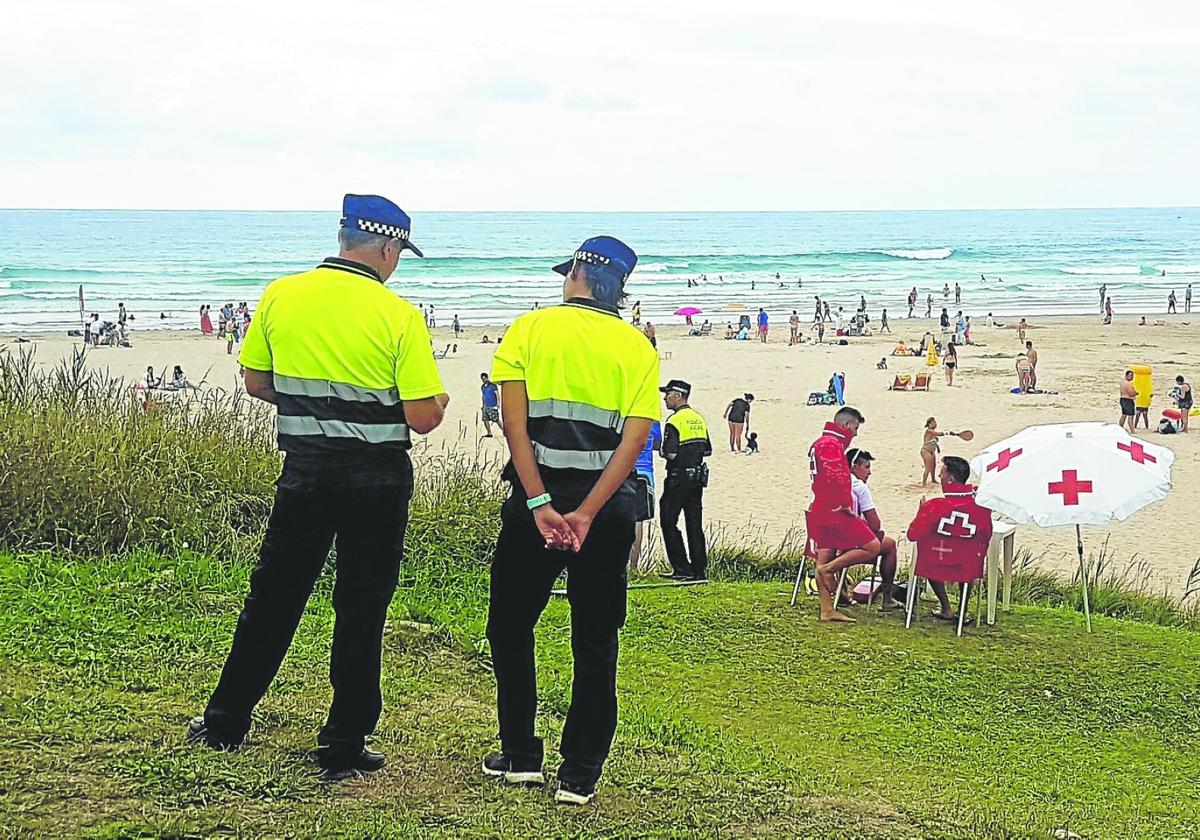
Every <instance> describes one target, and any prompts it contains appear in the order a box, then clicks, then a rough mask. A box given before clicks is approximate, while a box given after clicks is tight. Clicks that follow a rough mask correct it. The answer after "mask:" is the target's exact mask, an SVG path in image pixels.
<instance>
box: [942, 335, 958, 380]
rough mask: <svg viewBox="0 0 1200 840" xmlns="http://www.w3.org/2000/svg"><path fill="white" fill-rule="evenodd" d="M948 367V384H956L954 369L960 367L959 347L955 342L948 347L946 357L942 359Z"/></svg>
mask: <svg viewBox="0 0 1200 840" xmlns="http://www.w3.org/2000/svg"><path fill="white" fill-rule="evenodd" d="M942 361H943V362H944V363H945V365H946V384H947V385H953V384H954V369H955V368H956V367H958V345H956V344H955V343H954V342H953V341H951V342H950V343H949V344H947V345H946V355H945V356H943V357H942Z"/></svg>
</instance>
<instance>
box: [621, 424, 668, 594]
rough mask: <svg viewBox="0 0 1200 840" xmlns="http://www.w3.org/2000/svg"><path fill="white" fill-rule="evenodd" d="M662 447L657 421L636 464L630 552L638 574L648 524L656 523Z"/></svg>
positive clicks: (660, 432)
mask: <svg viewBox="0 0 1200 840" xmlns="http://www.w3.org/2000/svg"><path fill="white" fill-rule="evenodd" d="M661 445H662V425H661V424H660V423H659V422H658V421H657V420H655V421H654V422H653V423H651V424H650V436H649V437H648V438H646V445H645V446H643V447H642V453H641V454H640V455H638V459H637V463H636V464H634V466H633V469H634V472H635V473H637V498H636V500H635V501H636V504H637V508H638V510H637V523H636V524H635V525H634V530H633V548H631V549H630V550H629V570H630V571H631V572H637V571H638V567H639V564H640V562H641V559H642V543H643V541H644V540H645V536H646V523H647V522H653V521H654V453H655V452H657V451H658V447H659V446H661Z"/></svg>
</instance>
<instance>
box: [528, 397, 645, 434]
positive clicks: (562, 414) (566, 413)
mask: <svg viewBox="0 0 1200 840" xmlns="http://www.w3.org/2000/svg"><path fill="white" fill-rule="evenodd" d="M529 416H530V417H553V418H554V419H556V420H582V421H583V422H585V423H591V424H592V425H594V426H599V427H600V428H602V429H615V430H616V431H618V432H620V431H621V427H622V426H624V425H625V420H624V418H622V417H621V412H619V411H606V410H605V409H603V408H597V407H596V406H594V405H588V404H587V403H581V402H572V401H571V400H557V399H554V398H551V399H548V400H530V401H529Z"/></svg>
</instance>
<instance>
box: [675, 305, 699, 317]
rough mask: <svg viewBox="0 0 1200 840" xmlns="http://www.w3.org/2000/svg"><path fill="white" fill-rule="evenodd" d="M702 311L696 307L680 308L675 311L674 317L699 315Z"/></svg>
mask: <svg viewBox="0 0 1200 840" xmlns="http://www.w3.org/2000/svg"><path fill="white" fill-rule="evenodd" d="M702 313H703V310H701V309H700V307H698V306H681V307H679V308H678V309H676V310H675V314H676V315H700V314H702Z"/></svg>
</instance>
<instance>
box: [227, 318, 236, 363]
mask: <svg viewBox="0 0 1200 840" xmlns="http://www.w3.org/2000/svg"><path fill="white" fill-rule="evenodd" d="M235 329H236V327H234V324H233V319H232V318H230V319H229V320H228V321H226V322H225V355H226V356H232V355H233V340H234V331H235Z"/></svg>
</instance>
